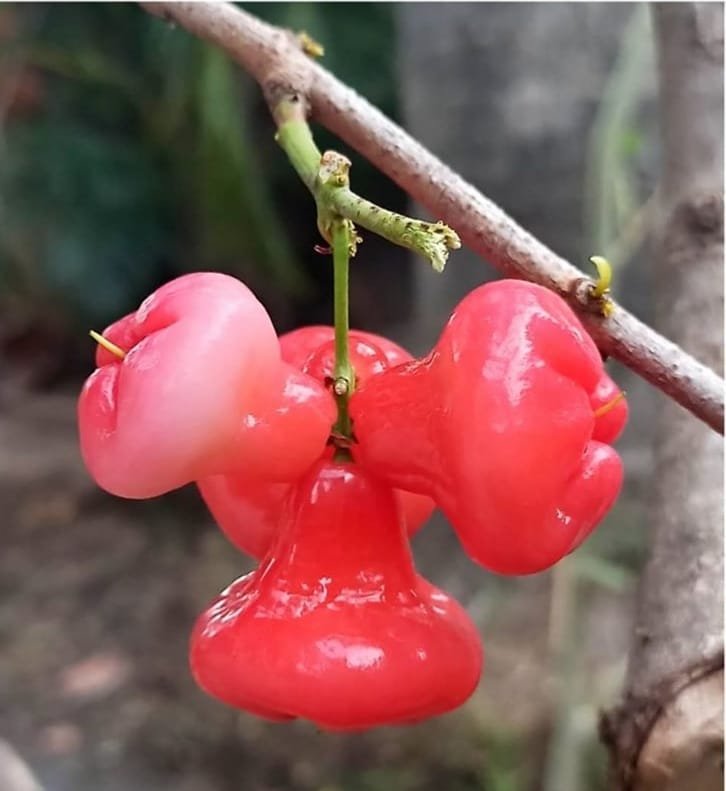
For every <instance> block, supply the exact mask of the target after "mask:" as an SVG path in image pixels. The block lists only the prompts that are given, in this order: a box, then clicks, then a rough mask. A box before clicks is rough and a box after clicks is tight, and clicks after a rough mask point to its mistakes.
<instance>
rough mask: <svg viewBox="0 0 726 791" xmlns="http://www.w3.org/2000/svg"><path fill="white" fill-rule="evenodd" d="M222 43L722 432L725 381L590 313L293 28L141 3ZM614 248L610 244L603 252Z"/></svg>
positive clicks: (569, 273) (270, 93) (648, 334)
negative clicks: (306, 49)
mask: <svg viewBox="0 0 726 791" xmlns="http://www.w3.org/2000/svg"><path fill="white" fill-rule="evenodd" d="M142 5H143V6H144V8H146V9H147V10H148V11H149V12H150V13H152V14H156V15H157V16H161V17H162V18H164V19H166V20H167V21H170V22H172V21H173V22H176V23H178V24H180V25H182V26H183V27H185V28H186V29H187V30H189V31H190V32H191V33H194V34H195V35H197V36H199V37H200V38H203V39H205V40H207V41H209V42H211V43H213V44H216V45H217V46H219V47H221V48H222V49H224V50H225V51H226V52H227V53H228V54H229V55H230V56H231V57H232V58H233V59H234V60H236V61H237V62H238V63H240V64H241V65H242V66H243V67H244V68H245V69H246V70H247V71H248V72H249V73H250V74H251V75H252V76H253V77H254V78H255V79H256V80H257V82H258V83H259V84H260V85H261V87H262V89H263V91H264V93H265V96H266V97H267V100H268V103H269V104H270V106H271V107H272V108H274V107H275V106H276V105H277V104H278V103H279V99H280V97H281V95H284V94H287V95H290V94H295V95H296V96H298V97H299V100H300V102H301V106H302V107H303V108H304V110H305V112H306V113H307V111H308V110H309V111H310V113H311V115H312V117H313V118H314V119H315V120H317V121H318V122H320V123H321V124H323V125H324V126H325V127H327V128H328V129H329V130H330V131H332V132H334V133H335V134H337V135H338V136H339V137H340V138H341V139H342V140H344V141H345V142H346V143H348V144H349V145H351V146H352V147H353V148H355V149H356V150H357V151H359V152H360V153H361V154H362V155H363V156H365V157H366V158H367V159H369V160H370V161H371V162H372V163H373V164H375V165H376V167H378V168H379V169H380V170H381V171H382V172H383V173H385V174H386V175H387V176H389V177H390V178H391V179H393V180H394V181H395V182H396V183H397V184H398V185H399V186H400V187H401V188H402V189H404V190H405V191H406V192H407V193H408V194H409V195H410V196H411V197H412V198H414V199H415V200H416V201H418V202H419V203H421V204H422V205H424V206H425V207H426V208H427V209H428V210H429V211H431V212H432V214H433V215H434V216H437V217H439V218H441V220H442V221H443V222H446V223H449V224H450V225H452V226H453V227H454V228H455V229H456V230H457V232H458V233H459V235H460V236H461V239H462V241H463V243H464V244H465V245H467V246H468V247H469V248H471V249H472V250H474V251H475V252H477V253H479V254H480V255H481V256H482V257H483V258H485V259H486V260H488V261H490V262H491V263H492V264H493V265H494V266H496V267H497V268H498V269H499V270H500V271H501V272H502V273H503V274H505V275H507V276H510V277H518V278H522V279H525V280H530V281H532V282H535V283H540V284H541V285H543V286H546V287H547V288H550V289H552V290H553V291H555V292H556V293H558V294H560V295H561V296H562V297H564V298H565V299H567V300H568V301H569V302H570V303H571V304H572V305H573V307H574V308H575V309H576V310H578V311H579V312H580V314H581V316H582V319H583V322H584V323H585V325H586V327H587V329H588V331H589V332H590V334H591V335H592V336H593V338H594V340H595V342H596V343H597V344H598V346H599V347H600V349H601V350H602V351H603V352H604V353H606V354H608V355H609V356H611V357H614V358H615V359H617V360H619V361H620V362H622V363H624V364H625V365H627V366H628V367H629V368H631V369H632V370H633V371H635V372H636V373H637V374H639V375H640V376H642V377H643V378H644V379H646V380H647V381H648V382H650V383H651V384H652V385H654V386H655V387H657V388H658V389H659V390H661V391H662V392H664V393H665V394H666V395H668V396H670V397H671V398H672V399H673V400H675V401H676V402H678V403H679V404H681V406H683V407H685V408H686V409H688V410H689V411H691V412H692V413H693V414H694V415H696V416H697V417H699V418H700V419H701V420H703V421H704V422H706V423H707V424H708V425H709V426H711V427H712V428H713V429H715V430H716V431H718V432H720V433H723V421H724V382H723V379H722V378H721V377H720V376H718V375H717V374H716V373H714V371H712V370H711V369H710V368H708V367H707V366H705V365H703V364H701V363H699V362H698V361H697V360H695V359H694V358H693V357H691V356H690V355H689V354H687V353H686V352H685V351H684V350H683V349H681V348H679V347H678V346H677V345H676V344H674V343H671V342H670V341H668V340H666V339H665V338H663V337H662V336H661V335H659V334H658V333H657V332H655V331H654V330H652V329H651V328H650V327H648V326H647V325H645V324H643V323H642V322H641V321H639V320H638V319H636V318H635V317H634V316H633V315H631V314H630V313H628V311H626V310H624V309H623V308H622V307H620V306H619V305H615V307H614V311H613V314H612V315H611V316H609V317H603V316H602V315H597V314H596V313H592V312H591V311H592V305H591V300H590V298H589V296H588V294H589V290H588V288H587V287H586V286H585V287H583V282H584V283H585V284H589V283H591V281H589V280H588V279H586V278H584V277H583V275H582V272H581V271H580V270H579V269H577V268H576V267H574V266H573V265H572V264H570V263H569V262H567V261H565V260H564V259H563V258H561V257H560V256H558V255H557V254H555V253H554V252H552V251H551V250H550V249H549V248H547V247H546V246H545V245H544V244H542V243H541V242H540V241H539V240H538V239H536V238H535V237H534V236H532V235H531V234H529V233H528V232H527V231H525V230H524V229H523V228H521V227H520V226H519V225H517V223H515V222H514V220H512V219H511V218H510V217H509V216H508V215H507V214H505V212H503V211H502V210H501V209H500V208H499V207H498V206H496V205H495V204H494V203H492V201H490V200H489V199H487V198H485V197H484V196H483V195H482V194H481V193H480V192H479V191H478V190H476V189H475V188H474V187H473V186H472V185H471V184H468V183H467V182H466V181H464V179H462V178H461V176H459V175H457V174H456V173H454V172H453V171H452V170H451V169H450V168H448V167H447V166H446V165H444V164H443V163H442V162H441V161H440V160H438V159H437V158H436V157H435V156H433V154H431V153H430V152H429V151H427V150H426V149H425V148H424V147H423V146H422V145H421V144H419V143H418V142H416V141H415V140H414V139H413V138H411V137H410V136H409V135H407V134H406V133H405V132H404V131H403V130H402V129H401V128H400V127H398V126H397V125H396V124H394V123H393V122H392V121H390V120H389V119H388V118H386V117H385V116H384V115H383V114H382V113H381V112H380V111H379V110H377V109H376V108H375V107H373V106H372V105H370V104H369V103H368V102H367V101H366V100H365V99H363V98H362V97H360V96H359V95H358V94H357V93H355V91H353V90H352V89H350V88H348V87H347V86H345V85H343V84H342V83H341V82H339V81H338V80H337V79H336V78H335V77H333V76H332V75H331V74H330V73H328V72H327V71H326V70H325V69H323V68H322V67H321V66H320V65H318V64H317V63H314V62H313V61H312V60H310V59H309V58H308V57H306V55H305V54H304V53H303V52H302V51H301V47H300V42H299V40H298V39H297V37H296V36H294V35H293V34H291V33H289V32H285V31H282V30H280V29H278V28H274V27H272V26H270V25H268V24H266V23H264V22H262V21H260V20H259V19H257V18H255V17H254V16H252V15H250V14H248V13H246V12H244V11H242V10H241V9H239V8H237V7H235V6H233V5H232V4H230V3H227V2H198V3H191V2H186V3H174V2H159V3H142ZM598 252H606V251H598Z"/></svg>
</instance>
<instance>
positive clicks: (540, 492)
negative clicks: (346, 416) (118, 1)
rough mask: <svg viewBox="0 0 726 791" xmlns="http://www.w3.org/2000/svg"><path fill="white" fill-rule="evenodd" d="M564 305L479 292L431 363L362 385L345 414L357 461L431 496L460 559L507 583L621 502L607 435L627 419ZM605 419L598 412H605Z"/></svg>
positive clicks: (507, 290) (503, 291)
mask: <svg viewBox="0 0 726 791" xmlns="http://www.w3.org/2000/svg"><path fill="white" fill-rule="evenodd" d="M613 393H617V389H616V388H615V386H614V385H613V384H612V382H610V380H609V378H608V377H607V375H606V374H605V373H604V370H603V365H602V360H601V357H600V354H599V352H598V350H597V348H596V346H595V344H594V343H593V341H592V339H591V338H590V336H589V335H588V334H587V332H586V331H585V329H584V328H583V327H582V325H581V323H580V321H579V320H578V319H577V317H576V316H575V315H574V313H573V312H572V310H571V309H570V308H569V307H568V306H567V304H566V303H565V302H564V301H563V300H562V299H560V298H559V297H558V296H556V295H555V294H553V293H552V292H551V291H549V290H547V289H545V288H542V287H540V286H537V285H533V284H531V283H526V282H523V281H518V280H502V281H498V282H495V283H490V284H487V285H484V286H481V287H479V288H477V289H475V290H474V291H473V292H471V293H470V294H469V295H468V296H467V297H465V298H464V300H463V301H462V302H461V303H460V304H459V305H458V306H457V308H456V309H455V310H454V312H453V314H452V316H451V317H450V319H449V321H448V323H447V324H446V327H445V328H444V330H443V333H442V335H441V337H440V338H439V340H438V342H437V344H436V346H435V347H434V349H433V351H432V352H431V354H430V355H429V356H428V357H426V358H425V359H422V360H417V361H414V362H410V363H404V364H402V365H399V366H397V367H395V368H392V369H390V370H388V371H386V372H384V373H382V374H380V375H379V376H377V377H373V378H371V379H369V380H368V381H367V382H365V383H363V384H362V385H361V386H360V387H359V388H358V389H357V390H356V392H355V393H354V394H353V396H352V397H351V401H350V413H351V416H352V418H353V431H354V434H355V436H356V438H357V440H358V445H357V446H356V448H355V455H356V458H357V459H358V460H360V462H361V463H363V464H365V465H366V466H367V467H368V468H369V469H371V470H372V471H375V473H376V474H377V475H381V476H383V477H384V478H385V479H386V480H387V481H389V482H390V483H391V485H393V486H400V487H402V488H405V489H409V490H411V491H417V492H420V493H422V494H428V495H431V496H433V498H434V499H435V501H436V503H437V505H439V506H440V507H441V508H442V510H443V511H444V513H445V515H446V516H447V518H448V520H449V521H450V523H451V525H452V527H453V528H454V529H455V530H456V532H457V534H458V536H459V538H460V540H461V542H462V544H463V546H464V548H465V550H466V551H467V552H468V554H469V555H470V556H471V557H472V558H473V559H474V560H476V561H477V562H479V563H480V564H481V565H483V566H485V567H486V568H489V569H491V570H492V571H496V572H500V573H503V574H525V573H531V572H535V571H539V570H541V569H544V568H547V567H548V566H551V565H552V564H553V563H555V562H557V561H558V560H559V559H560V558H561V557H563V556H564V555H565V554H567V553H568V552H569V551H571V550H572V549H573V547H575V546H576V545H577V544H579V543H580V542H581V541H582V540H583V539H584V538H585V537H586V536H587V534H588V533H589V532H590V531H591V530H592V529H593V528H594V527H595V525H596V524H597V523H598V522H599V521H600V520H601V519H602V518H603V516H604V515H605V513H606V512H607V511H608V509H609V508H610V506H611V505H612V504H613V502H614V501H615V498H616V497H617V495H618V492H619V490H620V486H621V482H622V467H621V462H620V458H619V457H618V455H617V453H616V452H615V451H614V450H613V449H612V448H611V447H610V446H609V445H608V444H604V443H603V442H602V441H599V440H600V439H602V440H611V439H612V438H614V437H615V436H616V435H617V434H618V433H619V431H620V429H621V428H622V424H623V423H624V421H625V418H626V415H627V408H626V406H625V402H624V401H622V402H621V403H620V404H619V405H618V404H615V405H613V407H612V412H613V413H614V415H613V416H612V417H611V416H610V414H609V413H608V414H600V415H596V414H595V410H596V409H598V408H599V407H600V406H602V404H603V398H604V399H608V398H609V397H610V395H611V394H613ZM601 411H602V410H601Z"/></svg>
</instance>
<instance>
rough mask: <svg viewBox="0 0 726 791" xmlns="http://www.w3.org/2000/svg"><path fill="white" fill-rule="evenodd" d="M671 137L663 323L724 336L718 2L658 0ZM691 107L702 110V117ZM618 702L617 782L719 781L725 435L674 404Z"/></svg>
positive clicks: (698, 790) (692, 788)
mask: <svg viewBox="0 0 726 791" xmlns="http://www.w3.org/2000/svg"><path fill="white" fill-rule="evenodd" d="M654 24H655V34H656V45H657V52H658V62H659V83H660V116H661V129H662V135H663V153H664V159H663V174H662V176H663V177H662V181H661V184H662V189H661V190H660V191H659V205H658V210H659V212H658V228H659V232H658V236H657V240H656V250H655V266H656V269H657V272H658V279H657V283H658V286H657V293H656V298H657V311H656V318H657V321H658V326H660V327H663V328H664V329H665V330H666V331H667V332H668V334H669V335H670V336H671V337H672V338H674V339H675V340H677V341H679V342H680V343H681V344H682V345H683V346H684V348H687V349H693V350H696V349H697V350H698V351H699V354H701V355H702V356H703V357H704V359H705V360H706V361H707V362H709V363H711V364H712V365H713V366H714V367H716V368H718V367H719V366H720V365H721V360H722V348H723V334H722V327H723V319H722V316H723V280H722V276H723V199H722V196H721V190H722V189H723V54H722V53H723V42H722V41H721V40H719V37H720V36H721V35H722V31H723V5H722V4H720V3H719V4H709V3H673V4H670V3H661V4H657V5H655V6H654ZM693 119H697V122H696V123H694V120H693ZM656 436H657V440H656V446H655V449H654V450H655V453H654V457H655V469H654V472H653V478H652V480H653V489H652V497H653V501H652V504H651V509H650V517H651V535H650V541H649V544H650V557H649V559H648V562H647V565H646V568H645V571H644V574H643V577H642V579H641V586H640V590H639V596H638V599H639V601H638V615H637V625H636V631H635V635H634V640H633V643H632V647H631V654H630V661H629V669H628V678H627V681H626V694H625V697H624V700H623V703H622V704H621V705H620V706H619V707H618V708H617V709H616V710H615V711H613V712H611V713H610V714H609V715H607V716H606V717H605V718H604V720H603V736H604V738H605V741H606V742H607V743H608V745H609V747H610V750H611V756H612V765H613V781H614V786H615V788H617V789H619V791H631V789H633V791H635V790H636V789H637V791H648V790H650V789H653V790H654V791H655V789H657V790H658V791H680V790H681V789H682V790H683V791H686V790H687V791H710V789H712V788H713V789H720V788H722V787H723V572H724V569H723V497H722V485H723V443H722V441H721V439H720V438H719V437H717V436H715V435H714V434H713V433H711V432H709V431H707V430H706V429H705V427H704V426H702V425H700V424H698V423H695V422H694V421H692V420H688V419H687V418H686V417H685V416H684V415H683V413H682V412H680V411H679V410H676V409H674V408H673V407H672V405H670V404H668V405H667V406H666V408H665V409H664V410H663V411H662V413H661V414H660V415H659V425H658V429H657V431H656Z"/></svg>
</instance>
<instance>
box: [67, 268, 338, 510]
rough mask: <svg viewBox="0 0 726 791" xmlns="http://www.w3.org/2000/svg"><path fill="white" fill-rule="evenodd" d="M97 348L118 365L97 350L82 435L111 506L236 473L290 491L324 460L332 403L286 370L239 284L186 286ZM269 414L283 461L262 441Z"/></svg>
mask: <svg viewBox="0 0 726 791" xmlns="http://www.w3.org/2000/svg"><path fill="white" fill-rule="evenodd" d="M104 337H106V338H107V339H108V340H109V341H111V343H113V344H115V345H116V346H118V347H119V348H120V349H122V350H123V351H124V352H125V356H124V357H123V359H120V358H119V357H118V356H116V355H115V354H114V353H112V352H111V351H109V350H108V349H106V348H104V347H103V346H99V347H98V349H97V353H96V364H97V366H98V368H97V369H96V371H94V373H93V374H91V376H90V377H89V378H88V379H87V380H86V382H85V384H84V386H83V389H82V391H81V395H80V398H79V402H78V425H79V434H80V444H81V454H82V456H83V460H84V462H85V463H86V466H87V468H88V470H89V472H90V473H91V475H92V476H93V478H94V479H95V480H96V482H97V483H98V484H99V486H101V487H102V488H103V489H106V490H107V491H109V492H111V493H112V494H116V495H119V496H121V497H130V498H145V497H154V496H156V495H160V494H163V493H165V492H168V491H170V490H172V489H176V488H178V487H179V486H182V485H184V484H186V483H189V482H191V481H193V480H196V479H198V478H200V477H204V476H206V475H211V474H215V473H219V472H223V471H227V470H230V471H231V470H236V469H239V468H240V466H241V465H242V466H245V467H251V466H254V468H255V471H256V474H259V475H261V476H268V477H271V478H277V479H280V478H281V479H285V478H287V479H292V478H294V477H297V476H299V475H301V474H302V473H303V472H304V471H305V469H307V468H308V467H309V466H310V464H312V463H313V462H314V461H315V459H316V458H318V457H319V456H320V453H321V452H322V450H323V449H324V447H325V442H326V440H327V437H328V433H329V428H330V423H331V421H332V420H334V416H335V409H334V405H331V404H330V396H329V394H328V393H327V392H326V391H325V389H324V388H323V387H322V386H320V385H319V384H318V383H317V382H315V381H314V380H313V379H312V378H310V377H304V376H303V375H302V374H301V373H299V372H297V371H295V370H294V369H292V368H291V367H290V366H288V365H287V364H284V363H283V362H282V360H281V357H280V347H279V341H278V339H277V336H276V334H275V329H274V327H273V326H272V322H271V321H270V318H269V316H268V315H267V311H266V310H265V309H264V307H263V306H262V305H261V304H260V302H259V301H258V300H257V298H256V297H255V296H254V294H253V293H252V292H251V291H250V290H249V289H248V288H247V287H246V286H245V285H244V284H243V283H241V282H240V281H239V280H236V279H235V278H233V277H229V276H228V275H222V274H218V273H212V272H201V273H194V274H190V275H184V276H183V277H180V278H177V279H176V280H173V281H171V282H170V283H167V284H166V285H164V286H162V287H161V288H160V289H158V290H157V291H155V292H154V293H153V294H152V295H151V296H150V297H148V298H147V299H146V300H144V302H143V303H142V304H141V306H140V307H139V309H138V310H137V311H135V312H134V313H131V314H129V315H127V316H125V317H124V318H122V319H120V320H119V321H117V322H115V323H114V324H112V325H111V326H110V327H108V328H107V329H106V331H105V332H104ZM301 387H302V390H304V395H305V397H304V398H303V397H302V396H300V393H301ZM296 397H298V398H297V401H296ZM270 410H272V412H273V415H274V413H275V411H276V410H277V412H279V411H280V410H282V411H284V412H285V414H286V415H287V418H288V423H287V426H286V433H287V437H286V439H287V440H288V441H287V442H286V443H285V449H286V453H280V446H281V443H277V444H276V443H275V442H270V441H268V440H269V434H270V432H269V431H267V428H266V427H268V426H270V424H271V422H276V421H278V419H279V418H278V417H275V419H274V421H273V420H272V418H270V416H269V415H270ZM298 428H299V429H300V431H299V432H298ZM266 431H267V434H268V436H265V432H266ZM293 432H294V433H293ZM278 433H279V432H278Z"/></svg>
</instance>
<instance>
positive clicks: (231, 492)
mask: <svg viewBox="0 0 726 791" xmlns="http://www.w3.org/2000/svg"><path fill="white" fill-rule="evenodd" d="M334 334H335V331H334V329H333V327H325V326H311V327H302V328H300V329H297V330H294V331H293V332H289V333H286V334H285V335H282V336H280V349H281V351H282V356H283V359H284V360H285V362H287V363H289V364H291V365H294V366H296V367H297V368H299V369H300V370H301V371H302V372H303V373H301V374H300V375H301V376H303V375H309V376H311V377H312V378H313V379H315V380H316V381H318V382H320V383H321V384H323V383H325V382H326V381H327V382H328V383H330V381H331V380H332V377H333V373H334V366H335V344H334ZM349 345H350V360H351V364H352V365H353V368H354V370H355V375H356V382H357V383H358V384H360V383H363V382H365V381H367V380H368V379H369V378H370V377H371V376H377V375H378V374H380V373H382V372H383V371H385V370H387V369H388V368H389V367H390V366H391V365H397V364H398V363H400V362H403V361H408V360H412V359H413V358H412V356H411V355H410V354H409V353H408V352H407V351H406V350H405V349H402V348H401V347H400V346H398V345H397V344H395V343H393V341H390V340H388V339H387V338H383V337H381V336H380V335H374V334H372V333H367V332H360V331H358V330H353V331H351V332H350V336H349ZM331 404H334V402H333V400H332V396H331ZM333 408H334V407H333ZM333 422H334V419H331V421H330V424H331V426H332V423H333ZM279 436H281V437H282V436H284V437H285V438H288V437H289V433H288V431H285V432H281V433H280V435H279ZM351 451H352V453H353V455H355V444H353V446H352V447H351ZM280 452H283V453H284V449H281V451H280ZM322 455H324V456H325V458H328V459H329V458H331V457H332V455H333V448H332V446H331V447H329V448H328V449H327V451H326V452H325V453H324V454H322ZM253 472H254V471H253V470H242V471H240V472H239V473H236V474H227V475H214V476H210V477H208V478H204V479H202V480H199V481H197V485H198V486H199V491H200V493H201V495H202V498H203V499H204V501H205V503H206V504H207V507H208V508H209V510H210V512H211V514H212V516H213V517H214V520H215V521H216V522H217V524H218V525H219V527H220V528H221V529H222V531H223V532H224V534H225V535H226V536H227V538H229V540H230V541H231V542H232V543H233V544H234V545H235V546H236V547H238V548H239V549H241V550H242V551H243V552H245V553H246V554H248V555H252V557H256V558H261V557H262V556H263V555H264V554H265V552H266V551H267V549H268V548H269V546H270V544H271V542H272V540H273V538H274V534H275V530H276V529H277V525H278V524H279V522H280V517H281V514H282V509H283V506H284V502H285V498H286V497H287V494H288V492H289V490H290V488H291V485H290V484H283V483H275V482H269V481H265V480H259V478H258V477H256V476H254V475H253V474H251V473H253ZM395 496H396V501H397V507H398V509H399V515H400V517H401V519H402V520H403V523H404V525H405V528H406V531H407V532H408V534H409V535H413V534H414V533H416V532H417V531H418V530H419V529H420V527H421V526H422V525H423V524H424V523H425V522H426V521H427V520H428V519H429V517H430V516H431V513H432V512H433V510H434V503H433V501H432V500H431V498H429V497H425V496H423V495H420V494H415V493H413V492H406V491H403V490H401V489H398V490H396V492H395Z"/></svg>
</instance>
